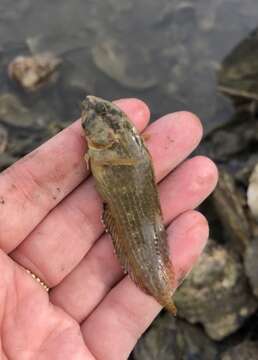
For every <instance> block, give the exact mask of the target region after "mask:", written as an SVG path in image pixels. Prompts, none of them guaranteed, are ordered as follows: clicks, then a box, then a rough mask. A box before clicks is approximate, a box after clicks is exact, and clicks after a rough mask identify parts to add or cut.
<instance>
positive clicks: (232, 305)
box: [174, 240, 258, 340]
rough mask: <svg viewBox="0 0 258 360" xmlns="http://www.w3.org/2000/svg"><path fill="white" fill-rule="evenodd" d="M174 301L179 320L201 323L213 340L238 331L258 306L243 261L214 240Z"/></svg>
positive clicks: (176, 294)
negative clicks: (180, 318)
mask: <svg viewBox="0 0 258 360" xmlns="http://www.w3.org/2000/svg"><path fill="white" fill-rule="evenodd" d="M174 300H175V303H176V306H177V308H178V315H179V317H182V318H184V319H187V320H188V321H189V322H190V323H202V324H203V326H204V328H205V330H206V332H207V333H208V335H209V336H210V337H211V338H212V339H214V340H221V339H223V338H224V337H225V336H228V335H229V334H232V333H233V332H234V331H236V330H237V329H239V328H240V327H241V325H242V324H243V322H244V320H245V319H246V318H247V317H249V316H250V315H251V314H253V313H254V312H255V310H256V309H257V307H258V303H257V300H256V299H255V298H254V296H253V295H252V294H251V291H250V289H249V286H248V282H247V279H246V277H245V274H244V269H243V265H242V264H241V262H240V261H239V260H238V258H237V257H236V256H235V255H233V254H232V253H230V252H227V251H226V249H225V248H224V247H222V246H221V245H218V244H216V243H215V242H214V241H212V240H209V243H208V246H207V249H206V251H205V252H204V254H203V256H202V257H201V260H200V262H199V263H198V265H197V266H196V267H195V268H194V269H193V271H192V273H191V274H190V276H189V277H188V278H187V279H186V280H185V282H184V283H183V285H182V286H181V287H180V288H179V290H178V291H177V292H176V293H175V296H174Z"/></svg>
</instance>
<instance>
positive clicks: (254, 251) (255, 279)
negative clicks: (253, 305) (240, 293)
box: [244, 238, 258, 297]
mask: <svg viewBox="0 0 258 360" xmlns="http://www.w3.org/2000/svg"><path fill="white" fill-rule="evenodd" d="M257 259H258V238H256V239H254V240H253V241H252V243H251V244H250V245H249V246H248V248H247V250H246V253H245V261H244V264H245V272H246V274H247V276H248V278H249V281H250V284H251V287H252V289H253V292H254V294H255V295H256V296H257V297H258V266H257Z"/></svg>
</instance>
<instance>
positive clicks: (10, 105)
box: [0, 93, 35, 127]
mask: <svg viewBox="0 0 258 360" xmlns="http://www.w3.org/2000/svg"><path fill="white" fill-rule="evenodd" d="M0 120H1V121H3V122H4V123H6V124H8V125H13V126H19V127H30V126H31V125H33V124H35V116H34V115H33V113H32V111H30V110H29V109H28V108H26V107H25V106H24V105H23V104H22V103H21V101H20V100H19V99H18V98H17V97H16V96H15V95H13V94H11V93H5V94H2V95H0Z"/></svg>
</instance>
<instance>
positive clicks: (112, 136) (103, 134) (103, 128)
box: [81, 96, 122, 149]
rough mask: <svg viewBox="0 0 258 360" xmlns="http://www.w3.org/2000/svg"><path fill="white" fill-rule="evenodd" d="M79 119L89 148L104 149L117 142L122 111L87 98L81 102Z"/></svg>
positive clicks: (101, 101)
mask: <svg viewBox="0 0 258 360" xmlns="http://www.w3.org/2000/svg"><path fill="white" fill-rule="evenodd" d="M81 117H82V127H83V129H84V131H85V136H86V138H87V141H88V144H89V147H91V148H95V149H102V148H103V149H106V148H109V147H111V146H112V145H113V144H114V143H115V142H118V141H119V131H120V130H121V126H122V124H121V122H120V119H121V118H122V111H121V110H120V109H119V108H118V107H116V106H115V105H114V104H112V103H111V102H109V101H106V100H103V99H101V98H98V97H95V96H87V97H86V99H85V100H84V101H83V102H82V116H81Z"/></svg>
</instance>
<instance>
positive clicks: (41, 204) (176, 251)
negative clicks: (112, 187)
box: [0, 99, 217, 360]
mask: <svg viewBox="0 0 258 360" xmlns="http://www.w3.org/2000/svg"><path fill="white" fill-rule="evenodd" d="M116 104H117V105H118V106H119V107H120V108H121V109H122V110H124V111H125V112H126V113H127V114H128V116H129V118H130V119H131V120H132V121H133V122H134V123H135V125H136V127H137V128H138V129H139V131H141V132H142V131H144V132H145V133H147V134H148V140H147V146H148V148H149V150H150V153H151V155H152V157H153V162H154V170H155V174H156V178H157V181H158V182H159V192H160V199H161V206H162V210H163V215H164V221H165V224H166V226H167V233H168V242H169V247H170V251H171V254H172V255H171V258H172V262H173V264H174V268H175V273H176V274H175V275H176V279H177V281H178V284H179V283H180V281H181V280H182V279H183V278H184V276H185V275H186V274H187V273H188V272H189V271H190V270H191V268H192V266H193V265H194V263H195V262H196V260H197V259H198V257H199V255H200V254H201V252H202V250H203V248H204V246H205V243H206V240H207V238H208V225H207V222H206V220H205V218H204V217H203V216H202V215H201V214H200V213H199V212H197V211H194V210H193V209H194V208H195V207H196V206H198V205H199V204H200V203H201V202H202V201H203V200H204V199H205V198H206V197H207V196H208V195H209V194H210V192H211V191H212V190H213V189H214V187H215V184H216V182H217V170H216V167H215V165H214V164H213V163H212V162H211V161H210V160H209V159H207V158H205V157H200V156H198V157H194V158H192V159H190V160H185V161H184V159H185V158H186V157H187V156H188V155H189V154H190V153H191V152H192V151H193V149H194V148H195V147H196V146H197V145H198V143H199V141H200V139H201V136H202V127H201V124H200V122H199V120H198V119H197V118H196V117H195V116H194V115H192V114H190V113H187V112H178V113H174V114H169V115H166V116H164V117H162V118H161V119H159V120H158V121H156V122H154V123H152V124H151V125H150V126H148V127H147V123H148V120H149V110H148V108H147V107H146V105H144V104H143V103H142V102H141V101H139V100H136V99H125V100H119V101H117V102H116ZM146 127H147V129H146V130H144V129H145V128H146ZM84 153H85V139H84V136H83V131H82V128H81V124H80V122H79V121H77V122H76V123H74V124H73V125H71V126H70V127H68V128H67V129H65V130H64V131H62V132H61V133H59V134H58V135H56V136H55V137H53V138H52V139H51V140H49V141H48V142H46V143H45V144H43V145H42V146H41V147H39V148H38V149H36V150H35V151H33V152H32V153H30V154H29V155H27V156H26V157H24V158H23V159H21V160H20V161H18V162H17V163H15V164H14V165H13V166H11V167H10V168H8V169H7V170H5V171H4V172H2V174H1V175H0V211H1V216H0V248H1V250H0V274H1V276H0V341H1V342H0V344H1V349H0V352H1V355H2V358H3V359H7V358H9V359H19V360H23V359H26V360H27V359H37V360H41V359H42V360H43V359H48V360H49V359H55V360H56V359H57V360H58V359H62V360H65V359H69V360H70V359H78V360H79V359H84V360H88V359H98V360H101V359H105V360H108V359H112V360H121V359H126V358H127V357H128V355H129V353H130V352H131V350H132V349H133V347H134V345H135V343H136V341H137V339H138V338H139V337H140V336H141V334H142V333H143V332H144V331H145V329H146V328H147V327H148V326H149V325H150V323H151V322H152V321H153V319H154V317H155V316H156V315H157V314H158V312H159V311H160V310H161V307H160V305H159V304H158V303H157V302H156V301H155V299H154V298H152V297H151V296H148V295H146V294H145V293H143V292H142V291H141V290H140V289H139V288H138V287H136V286H135V284H134V283H133V282H132V281H131V280H130V279H129V277H128V276H125V275H124V274H123V272H122V270H121V268H120V266H119V263H118V261H117V259H116V256H115V255H114V253H113V246H112V242H111V239H110V237H109V236H108V235H107V234H104V235H103V230H104V229H103V226H102V224H101V212H102V203H101V200H100V198H99V196H98V195H97V193H96V191H95V189H94V180H93V179H92V178H91V177H90V175H89V173H88V171H87V170H86V164H85V162H84V160H83V156H84ZM183 161H184V162H183ZM179 164H180V165H179ZM178 165H179V166H178ZM173 169H175V170H173ZM172 170H173V171H172ZM24 268H27V269H29V270H31V271H32V272H33V273H35V274H36V275H37V276H39V277H40V278H41V279H42V280H43V281H44V282H45V283H46V284H47V285H48V286H49V287H50V288H51V290H50V292H49V293H47V292H46V291H45V290H44V288H43V287H42V286H41V285H40V284H38V283H37V282H36V281H35V280H34V279H33V278H32V277H31V276H30V274H28V273H27V272H26V271H25V269H24Z"/></svg>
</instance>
